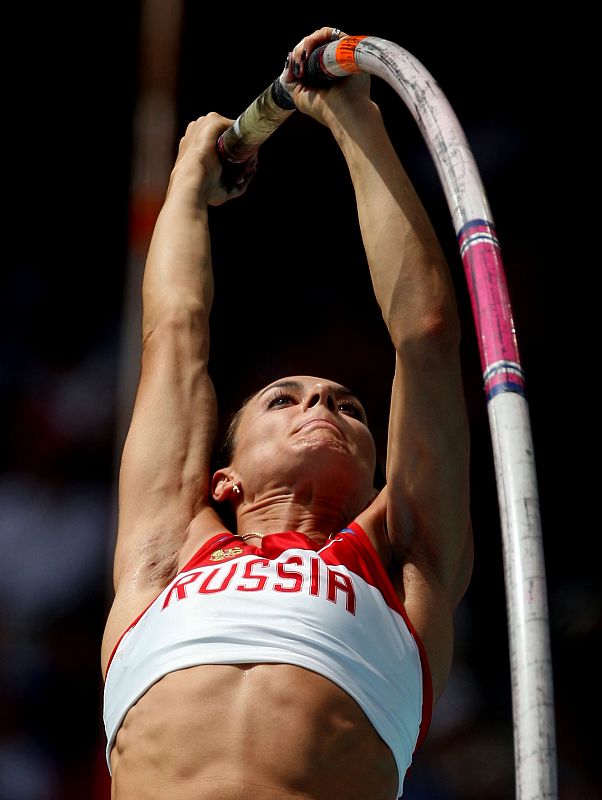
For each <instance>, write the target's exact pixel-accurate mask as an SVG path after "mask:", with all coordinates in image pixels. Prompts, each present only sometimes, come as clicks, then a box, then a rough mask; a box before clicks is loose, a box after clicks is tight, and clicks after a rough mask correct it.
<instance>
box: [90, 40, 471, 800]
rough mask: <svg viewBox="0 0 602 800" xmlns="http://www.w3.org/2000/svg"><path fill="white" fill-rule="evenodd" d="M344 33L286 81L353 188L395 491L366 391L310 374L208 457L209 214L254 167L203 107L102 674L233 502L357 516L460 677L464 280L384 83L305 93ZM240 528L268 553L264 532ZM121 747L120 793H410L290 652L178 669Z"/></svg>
mask: <svg viewBox="0 0 602 800" xmlns="http://www.w3.org/2000/svg"><path fill="white" fill-rule="evenodd" d="M332 32H333V29H332V28H330V27H324V28H321V29H319V30H317V31H315V32H314V33H312V34H311V35H309V36H307V37H305V38H304V39H303V40H301V41H300V42H299V43H298V44H297V46H296V47H295V48H294V49H293V50H292V51H291V53H290V59H289V66H288V67H287V68H286V70H285V73H284V76H283V77H284V80H285V82H286V83H287V84H288V87H289V90H290V92H291V94H292V97H293V100H294V102H295V104H296V106H297V109H298V110H299V111H300V112H302V113H304V114H307V115H308V116H310V117H311V118H313V119H314V120H315V121H316V122H318V123H320V124H322V125H324V126H326V128H327V129H328V130H329V131H330V132H331V134H332V136H333V137H334V140H335V141H336V143H337V145H338V146H339V148H340V151H341V154H342V157H343V158H344V160H345V162H346V164H347V167H348V169H349V174H350V177H351V181H352V184H353V190H354V193H355V198H356V204H357V212H358V219H359V225H360V230H361V235H362V241H363V244H364V249H365V253H366V259H367V264H368V269H369V271H370V277H371V281H372V286H373V289H374V299H375V300H376V303H377V304H378V306H379V308H380V310H381V312H382V317H383V322H384V324H385V326H386V328H387V331H388V333H389V336H390V339H391V345H392V351H394V355H395V374H394V378H393V381H392V385H391V387H390V394H389V393H388V391H386V392H385V395H386V396H384V397H383V404H382V410H381V413H382V414H383V415H388V416H387V418H388V420H389V428H388V440H387V453H386V485H385V486H384V488H382V489H381V490H380V491H378V492H377V491H376V490H375V489H374V486H373V476H374V471H375V463H376V453H375V445H374V440H373V438H372V435H371V433H370V430H369V428H368V426H367V424H366V418H365V412H364V409H363V407H362V405H361V403H360V401H359V400H358V399H357V398H356V397H355V396H354V395H353V394H351V393H350V392H349V390H348V389H347V388H346V387H344V386H342V385H341V384H339V383H336V382H335V381H333V380H331V379H330V378H324V377H319V376H312V375H292V376H283V377H282V378H280V379H279V380H277V381H275V382H274V383H271V384H270V385H269V386H266V387H264V388H263V389H260V390H259V391H258V392H257V393H256V394H255V395H254V396H253V398H252V399H251V400H250V402H249V403H248V405H247V406H246V407H245V408H244V410H243V412H242V414H241V417H240V421H239V426H238V430H237V433H236V437H235V447H234V450H233V455H232V457H231V458H230V459H229V463H225V464H223V465H222V466H221V467H220V468H219V469H217V470H216V471H215V470H214V468H213V467H212V463H213V461H212V459H213V455H214V449H215V444H216V442H215V438H216V434H217V429H218V419H219V414H218V404H217V398H216V393H215V388H214V386H213V382H212V380H211V377H210V375H209V371H208V364H209V341H210V335H209V334H210V330H209V319H210V314H211V309H212V304H213V292H214V281H213V266H212V260H211V246H212V243H211V239H210V235H209V207H210V206H219V205H222V204H223V203H225V202H227V201H229V200H232V199H235V198H236V197H239V196H240V195H243V194H244V192H245V190H246V187H247V185H248V182H249V180H251V178H252V176H253V173H252V171H251V172H250V173H249V174H248V175H247V177H246V179H245V182H244V183H243V184H241V185H240V186H237V187H236V188H235V189H228V188H227V187H225V186H224V184H223V183H222V181H221V165H220V162H219V159H218V157H217V154H216V146H215V144H216V141H217V139H218V137H219V135H220V134H221V133H222V132H223V131H224V130H226V128H227V127H229V126H230V125H231V124H232V122H233V120H231V119H228V118H226V117H223V116H221V115H220V114H218V113H216V112H210V113H208V114H207V115H205V116H202V117H199V118H198V119H197V120H194V121H193V122H191V123H190V124H189V125H188V127H187V130H186V133H185V135H184V136H183V137H182V140H181V142H180V146H179V150H178V155H177V158H176V162H175V164H174V168H173V171H172V174H171V179H170V183H169V187H168V191H167V194H166V199H165V203H164V205H163V207H162V209H161V212H160V214H159V216H158V219H157V223H156V226H155V230H154V233H153V237H152V241H151V244H150V247H149V252H148V257H147V262H146V266H145V272H144V280H143V287H142V295H143V298H142V299H143V320H142V336H143V352H142V361H141V373H140V383H139V386H138V392H137V395H136V403H135V407H134V412H133V415H132V421H131V425H130V429H129V431H128V436H127V439H126V442H125V446H124V449H123V455H122V461H121V471H120V480H119V526H118V535H117V542H116V547H115V561H114V572H113V576H114V586H115V597H114V601H113V604H112V607H111V610H110V613H109V615H108V619H107V623H106V627H105V632H104V637H103V643H102V670H103V674H106V670H107V665H108V663H109V659H110V656H111V654H112V652H113V650H114V648H115V646H116V643H117V642H118V641H119V639H120V637H121V636H122V634H123V632H124V631H125V630H126V629H127V628H128V626H130V625H131V623H132V621H133V620H135V619H136V618H137V617H139V615H141V614H142V612H143V611H144V610H145V609H146V608H147V607H148V606H149V604H150V603H152V602H153V600H154V599H155V598H156V597H157V596H158V595H159V594H160V593H161V591H162V590H163V589H164V588H165V587H167V586H168V585H169V584H170V582H171V580H172V579H173V578H174V577H175V576H176V575H177V573H178V571H179V570H181V569H182V567H183V566H184V565H185V564H186V563H187V562H188V561H189V560H190V559H191V558H192V557H193V555H194V554H195V553H197V552H198V551H199V549H200V548H201V547H202V546H203V544H204V543H205V542H207V541H209V540H210V539H211V538H212V537H213V536H215V535H216V534H219V533H223V532H224V531H225V530H227V526H226V525H225V523H224V520H223V519H222V515H220V513H218V509H225V508H228V509H231V510H232V512H233V520H234V521H233V523H232V528H231V532H232V533H233V534H236V535H245V536H246V535H247V534H251V533H255V534H261V535H265V534H268V533H274V532H278V531H299V532H301V533H305V534H306V535H307V536H310V537H311V538H312V539H313V540H314V541H316V542H317V543H318V544H320V543H322V542H325V541H326V539H327V537H328V536H329V535H330V534H331V533H332V532H335V531H340V530H341V528H343V527H345V526H346V525H347V524H349V523H350V522H351V521H353V520H355V521H356V522H357V523H358V524H359V525H360V526H361V527H362V529H363V530H364V531H365V533H366V536H367V537H368V539H369V541H370V543H371V544H372V547H373V548H374V550H375V551H376V554H377V556H378V557H379V559H380V561H381V563H382V566H383V568H384V570H385V571H386V572H387V573H388V575H389V577H390V579H391V582H392V584H393V588H394V591H395V592H396V594H397V596H398V599H399V601H400V603H401V604H402V605H403V607H404V611H405V613H406V614H407V617H408V619H409V620H410V621H411V624H412V626H413V628H414V629H415V631H416V632H417V634H418V636H419V637H420V639H421V640H422V642H423V643H424V647H425V650H426V654H427V657H428V663H429V666H430V672H431V675H432V681H433V693H434V699H435V700H436V699H437V698H438V697H439V696H440V694H441V692H442V691H443V688H444V687H445V684H446V681H447V679H448V675H449V670H450V665H451V659H452V653H453V624H452V621H453V612H454V609H455V608H456V607H457V604H458V603H459V601H460V599H461V598H462V596H463V594H464V592H465V591H466V588H467V586H468V581H469V578H470V574H471V569H472V536H471V528H470V514H469V492H468V488H469V442H468V423H467V415H466V407H465V402H464V396H463V388H462V380H461V371H460V361H459V323H458V317H457V309H456V303H455V297H454V293H453V284H452V281H451V279H450V276H449V270H448V267H447V264H446V262H445V259H444V257H443V254H442V252H441V248H440V246H439V243H438V241H437V237H436V235H435V233H434V231H433V229H432V226H431V224H430V221H429V219H428V216H427V215H426V212H425V210H424V208H423V207H422V204H421V203H420V200H419V199H418V197H417V195H416V192H415V191H414V188H413V186H412V184H411V182H410V180H409V178H408V176H407V175H406V173H405V171H404V169H403V167H402V165H401V163H400V161H399V158H398V156H397V154H396V152H395V150H394V148H393V146H392V143H391V141H390V139H389V137H388V134H387V132H386V129H385V126H384V122H383V120H382V116H381V114H380V110H379V109H378V106H377V105H376V104H375V103H374V102H373V101H372V100H371V98H370V80H369V76H367V75H365V74H360V75H357V76H352V77H349V78H345V79H343V80H342V81H339V82H336V83H335V84H333V85H332V87H329V88H328V89H309V88H307V87H305V86H303V85H302V83H300V82H299V81H298V80H297V78H299V73H298V74H297V76H296V77H295V75H294V74H293V71H292V64H293V63H295V62H296V63H298V64H299V63H301V64H302V62H303V59H302V54H303V52H304V51H305V53H306V55H308V54H309V53H310V52H311V51H312V50H313V49H314V48H316V47H318V46H320V45H321V44H323V43H325V42H328V41H330V38H331V36H332ZM301 72H302V69H301ZM220 213H221V212H220ZM308 231H310V228H309V227H308ZM308 239H309V237H308ZM307 247H308V250H309V255H313V253H314V251H315V246H314V245H312V244H311V243H310V242H309V241H308V245H307ZM287 302H288V301H287ZM291 302H292V301H291ZM253 311H254V313H256V309H255V308H254V309H253ZM333 374H334V373H333ZM245 541H247V542H248V543H250V544H251V546H256V547H258V548H260V547H261V546H262V544H261V542H262V540H261V537H260V536H251V537H249V538H248V539H246V540H245ZM110 762H111V768H112V800H171V798H176V797H177V798H178V800H243V798H244V800H247V799H248V798H253V800H287V799H288V798H290V800H292V799H293V798H295V800H396V790H397V788H398V780H399V776H398V772H397V766H396V762H395V759H394V757H393V753H392V751H391V750H390V748H389V746H388V745H387V744H386V743H385V742H384V741H383V739H381V738H380V736H379V735H378V734H377V732H376V729H375V727H374V726H373V724H372V722H371V721H370V720H369V719H368V718H367V717H366V715H365V714H364V712H363V711H362V709H361V708H360V706H359V705H358V704H357V703H356V702H355V701H354V700H353V699H352V697H351V696H350V695H349V694H347V693H346V692H345V691H344V690H343V689H342V688H340V687H339V686H338V685H335V684H334V683H333V682H331V681H330V680H328V679H327V678H326V677H324V676H323V675H320V674H318V673H316V672H313V671H310V670H307V669H303V668H301V667H297V666H292V665H287V664H254V663H248V664H199V665H196V666H192V667H190V668H187V669H180V670H177V671H175V672H171V673H168V674H167V675H165V676H164V677H162V678H160V679H159V680H157V681H156V683H154V684H153V685H152V686H151V687H150V688H149V689H148V690H147V691H146V692H145V693H144V694H143V695H142V696H141V697H140V699H139V700H138V701H137V702H136V703H134V705H133V706H132V707H131V708H130V709H129V710H128V711H127V713H126V716H125V719H124V720H123V723H122V724H121V727H120V729H119V731H118V733H117V738H116V741H115V744H114V746H113V748H112V751H111V753H110Z"/></svg>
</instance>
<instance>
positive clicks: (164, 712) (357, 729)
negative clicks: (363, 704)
mask: <svg viewBox="0 0 602 800" xmlns="http://www.w3.org/2000/svg"><path fill="white" fill-rule="evenodd" d="M111 769H112V773H113V786H112V794H111V797H112V800H170V799H171V798H174V799H175V798H177V800H249V799H250V798H253V800H287V798H295V800H352V798H353V800H395V798H396V796H397V786H398V774H397V766H396V763H395V760H394V758H393V754H392V753H391V750H390V749H389V747H388V746H387V745H386V744H385V743H384V741H383V740H382V739H381V738H380V736H379V735H378V734H377V733H376V731H375V729H374V728H373V726H372V724H371V723H370V721H369V720H368V718H367V717H366V715H365V714H364V712H363V711H362V710H361V708H360V707H359V706H358V705H357V703H356V702H355V701H354V700H353V699H352V698H351V697H350V696H349V695H348V694H347V693H346V692H344V691H343V690H342V689H341V688H339V687H338V686H336V685H335V684H334V683H332V682H331V681H329V680H328V679H327V678H324V677H323V676H321V675H318V674H317V673H314V672H311V671H309V670H306V669H303V668H301V667H297V666H292V665H288V664H228V665H226V664H204V665H201V666H197V667H192V668H189V669H184V670H179V671H177V672H172V673H170V674H168V675H166V676H165V677H164V678H162V679H161V680H160V681H158V682H157V683H155V684H154V685H153V686H151V688H150V689H149V690H148V691H147V692H146V694H144V695H143V696H142V697H141V698H140V700H138V702H137V703H136V704H135V705H134V706H133V707H132V708H131V709H130V710H129V712H128V713H127V715H126V717H125V720H124V722H123V724H122V726H121V729H120V730H119V733H118V734H117V738H116V741H115V745H114V747H113V751H112V753H111Z"/></svg>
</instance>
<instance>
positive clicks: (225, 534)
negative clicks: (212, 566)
mask: <svg viewBox="0 0 602 800" xmlns="http://www.w3.org/2000/svg"><path fill="white" fill-rule="evenodd" d="M230 537H231V538H233V539H236V540H237V541H240V540H239V539H238V536H234V534H233V533H230V531H222V532H221V533H216V534H215V536H212V537H211V539H207V541H206V542H203V544H202V545H201V546H200V547H199V549H198V550H197V551H196V553H195V554H194V555H193V556H192V558H189V559H188V561H187V562H186V563H185V564H184V566H183V567H182V569H180V570H178V575H179V574H180V573H181V572H187V571H188V570H189V569H192V564H194V562H195V561H197V560H198V558H199V556H200V555H201V553H203V552H204V551H205V550H211V549H213V546H214V545H215V544H216V543H217V540H218V539H220V538H222V539H224V541H225V540H226V538H230Z"/></svg>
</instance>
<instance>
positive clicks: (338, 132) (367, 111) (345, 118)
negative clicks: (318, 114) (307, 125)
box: [327, 100, 384, 149]
mask: <svg viewBox="0 0 602 800" xmlns="http://www.w3.org/2000/svg"><path fill="white" fill-rule="evenodd" d="M327 124H328V127H329V129H330V132H331V133H332V135H333V136H334V138H335V140H336V142H337V144H338V145H339V147H341V149H344V147H345V145H346V144H347V143H349V142H350V141H359V140H361V139H364V138H366V137H370V136H373V134H374V131H375V129H376V128H377V127H381V128H382V127H384V125H383V119H382V115H381V112H380V108H379V107H378V106H377V105H376V103H375V102H374V101H372V100H368V101H367V102H366V103H362V104H361V105H360V104H349V105H346V106H345V108H344V109H341V110H340V112H338V113H336V114H333V116H332V118H331V119H330V120H329V121H328V123H327Z"/></svg>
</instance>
